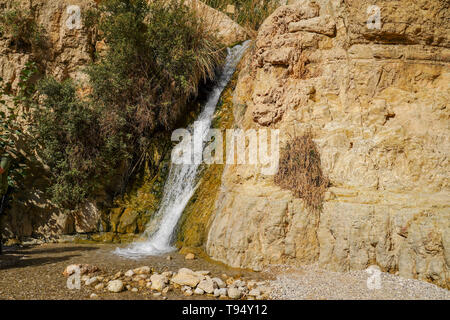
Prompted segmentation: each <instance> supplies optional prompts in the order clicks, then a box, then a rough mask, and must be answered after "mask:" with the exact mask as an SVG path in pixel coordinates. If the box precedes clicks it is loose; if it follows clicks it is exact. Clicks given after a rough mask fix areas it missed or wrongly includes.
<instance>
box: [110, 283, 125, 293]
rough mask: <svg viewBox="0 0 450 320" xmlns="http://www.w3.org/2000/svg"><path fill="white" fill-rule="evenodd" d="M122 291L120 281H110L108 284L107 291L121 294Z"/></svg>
mask: <svg viewBox="0 0 450 320" xmlns="http://www.w3.org/2000/svg"><path fill="white" fill-rule="evenodd" d="M122 290H123V282H122V280H112V281H110V282H108V291H111V292H121V291H122Z"/></svg>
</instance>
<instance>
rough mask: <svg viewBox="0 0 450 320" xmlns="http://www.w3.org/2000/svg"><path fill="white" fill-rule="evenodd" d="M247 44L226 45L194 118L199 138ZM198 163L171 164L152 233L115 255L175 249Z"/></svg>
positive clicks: (148, 253)
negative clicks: (216, 73)
mask: <svg viewBox="0 0 450 320" xmlns="http://www.w3.org/2000/svg"><path fill="white" fill-rule="evenodd" d="M248 45H249V41H246V42H244V43H243V44H241V45H236V46H234V47H233V48H228V55H227V57H226V60H225V64H224V66H223V68H222V71H221V73H220V74H219V76H218V79H217V81H216V83H215V85H214V87H213V88H212V89H211V91H210V92H209V94H208V98H207V101H206V103H205V105H204V107H203V109H202V112H201V113H200V115H199V116H198V118H197V120H196V121H201V122H202V126H201V132H199V134H200V135H201V137H202V138H205V137H206V136H207V134H208V131H209V128H210V127H211V121H212V118H213V115H214V111H215V110H216V106H217V103H218V101H219V99H220V96H221V94H222V91H223V90H224V89H225V87H226V86H227V84H228V82H229V81H230V79H231V77H232V76H233V73H234V71H235V69H236V66H237V64H238V63H239V61H240V60H241V58H242V56H243V54H244V52H245V50H246V49H247V47H248ZM188 130H189V131H192V130H193V127H192V126H190V127H189V128H188ZM181 143H182V142H181ZM203 147H204V146H203ZM196 152H202V151H201V150H197V151H195V150H194V152H193V155H194V159H195V156H196V154H195V153H196ZM199 166H200V163H196V161H194V163H192V164H173V163H172V164H171V166H170V170H169V175H168V178H167V181H166V183H165V186H164V191H163V197H162V200H161V205H160V208H159V210H158V212H157V213H156V215H155V218H156V219H158V221H159V224H158V226H157V228H156V231H155V232H152V233H151V234H150V235H149V236H148V240H146V241H144V242H136V243H133V244H131V245H130V246H128V247H125V248H117V249H116V250H115V251H114V252H115V253H116V254H118V255H120V256H123V257H126V258H130V259H138V258H140V257H143V256H148V255H160V254H164V253H167V252H170V251H173V250H175V248H174V247H173V246H172V241H173V236H174V233H175V228H176V226H177V223H178V220H179V219H180V217H181V215H182V213H183V210H184V208H185V207H186V205H187V203H188V202H189V199H190V198H191V197H192V195H193V194H194V191H195V188H196V177H197V174H198V168H199ZM144 234H145V233H144Z"/></svg>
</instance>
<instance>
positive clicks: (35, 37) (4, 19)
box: [0, 4, 46, 52]
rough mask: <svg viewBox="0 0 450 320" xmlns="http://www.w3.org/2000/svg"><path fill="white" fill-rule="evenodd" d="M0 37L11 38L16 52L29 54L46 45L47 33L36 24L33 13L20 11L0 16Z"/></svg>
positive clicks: (16, 10)
mask: <svg viewBox="0 0 450 320" xmlns="http://www.w3.org/2000/svg"><path fill="white" fill-rule="evenodd" d="M15 6H17V4H16V5H15ZM0 35H4V36H7V37H8V38H10V39H11V41H12V46H14V47H15V48H16V50H24V51H27V52H29V51H33V50H35V49H42V48H44V47H45V44H46V38H45V31H44V29H43V28H42V27H41V26H39V25H38V24H37V23H36V21H35V19H34V17H33V14H32V12H30V11H25V10H20V9H12V10H7V11H5V12H3V13H1V14H0Z"/></svg>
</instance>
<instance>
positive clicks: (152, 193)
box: [0, 0, 247, 242]
mask: <svg viewBox="0 0 450 320" xmlns="http://www.w3.org/2000/svg"><path fill="white" fill-rule="evenodd" d="M99 2H100V1H93V0H74V1H67V0H55V1H45V0H32V1H28V0H21V1H12V0H0V10H1V11H3V10H13V9H21V10H22V11H24V12H30V14H31V16H32V18H33V19H34V20H35V21H36V23H37V24H38V25H40V26H42V27H43V29H44V30H45V47H43V48H40V50H36V51H32V50H28V51H27V50H19V51H18V50H16V48H14V46H13V44H12V42H11V40H10V39H8V38H6V37H2V36H1V35H0V53H1V54H0V78H3V80H4V82H5V83H11V86H12V89H14V90H15V89H17V87H18V83H19V80H20V74H21V72H22V70H23V69H24V68H25V66H26V64H27V63H28V62H30V61H35V62H37V64H38V67H39V70H40V71H41V72H42V73H45V74H46V75H51V76H53V77H55V78H56V79H58V80H63V79H67V78H72V79H74V80H76V81H78V82H80V83H81V84H83V83H85V81H86V80H87V75H86V74H85V73H84V72H83V68H84V67H85V66H86V65H87V64H88V63H91V62H92V61H93V58H94V55H95V53H99V54H100V55H101V54H102V51H104V50H105V49H106V48H107V47H106V45H105V43H104V42H103V41H98V40H99V39H98V37H97V35H96V34H95V33H94V32H93V31H92V30H91V31H90V30H87V28H85V26H83V18H84V14H85V13H86V11H87V10H88V9H89V8H91V7H94V6H95V5H96V3H99ZM187 4H188V5H190V6H191V7H192V8H193V9H194V10H195V11H196V12H197V13H198V14H199V16H200V17H201V18H202V19H203V20H204V21H205V25H206V28H207V29H209V30H210V31H211V32H213V33H215V35H216V36H217V37H218V38H219V39H220V40H221V41H222V42H223V43H224V45H231V44H233V43H236V42H240V41H243V40H245V39H246V38H247V34H246V32H245V30H244V29H243V28H241V27H240V26H239V25H238V24H236V23H235V22H234V21H233V20H231V19H230V18H228V16H226V15H225V14H223V13H221V12H219V11H217V10H215V9H213V8H210V7H209V6H207V5H205V4H203V3H201V2H200V1H197V0H192V1H189V2H187ZM70 6H79V8H80V13H81V20H80V25H76V24H75V23H73V22H75V21H72V20H70V18H71V17H75V15H74V11H73V10H72V11H71V10H68V9H69V7H70ZM68 25H71V26H73V27H70V28H69V27H68ZM82 87H83V86H82ZM85 89H86V88H83V89H81V90H82V91H83V92H80V94H84V90H85ZM87 91H88V89H86V92H87ZM161 141H162V140H159V142H160V144H161V145H160V146H159V147H160V148H159V149H158V148H157V149H158V150H155V152H154V159H151V160H150V161H151V162H152V163H151V164H150V165H155V168H156V169H157V170H156V171H158V170H159V171H161V170H166V171H167V161H165V162H164V163H162V161H161V159H160V158H161V156H163V157H166V156H167V154H168V153H167V150H166V149H167V148H166V147H167V146H166V145H163V143H161ZM164 141H166V140H164ZM160 149H164V150H160ZM166 160H167V159H166ZM163 164H164V168H162V167H163ZM155 168H152V169H155ZM147 169H148V168H147ZM34 171H35V172H33V173H32V174H31V175H30V177H29V179H28V180H29V181H28V182H27V185H26V188H25V190H24V191H23V192H21V193H20V194H17V195H15V197H16V198H15V200H14V201H11V203H12V207H11V208H10V209H8V214H7V215H6V216H5V217H3V226H4V228H5V230H4V237H5V238H18V239H22V240H24V239H27V238H30V237H31V238H40V239H45V240H54V239H57V238H58V237H59V236H60V235H61V234H73V233H95V232H99V231H100V232H104V233H102V234H100V235H98V234H97V235H95V236H93V237H92V238H89V239H92V240H95V241H116V242H120V241H121V240H123V239H125V240H130V239H131V238H130V237H128V236H126V235H129V234H135V233H140V232H142V231H143V230H144V227H145V225H146V223H147V222H148V220H149V216H150V215H151V214H152V213H153V212H154V211H155V210H156V209H157V204H158V199H159V196H160V193H161V191H162V188H163V184H164V174H165V173H164V172H158V173H155V172H152V174H147V173H148V170H146V174H147V176H146V177H144V178H142V177H139V178H138V179H137V180H139V181H138V182H137V183H136V184H135V185H133V187H132V188H131V190H130V192H129V194H127V196H126V197H124V199H123V200H122V201H119V202H117V203H114V207H113V209H112V210H107V211H106V212H105V210H100V209H99V206H98V204H97V202H103V201H104V200H105V199H108V201H110V200H111V199H109V198H110V197H111V196H110V194H113V193H115V191H117V190H112V191H111V190H108V191H105V192H103V193H102V194H99V195H95V196H94V198H96V199H97V200H98V201H92V202H88V203H86V204H85V206H83V207H82V208H81V209H79V210H77V211H75V212H71V213H70V214H67V212H65V211H64V210H62V209H61V208H57V207H55V206H54V205H53V204H52V203H51V202H50V201H49V199H48V198H47V197H46V196H45V194H44V192H43V190H44V189H45V188H46V176H45V173H44V174H42V173H43V170H42V168H36V170H34ZM108 192H109V193H110V194H107V193H108ZM83 239H85V238H83Z"/></svg>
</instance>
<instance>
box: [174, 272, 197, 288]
mask: <svg viewBox="0 0 450 320" xmlns="http://www.w3.org/2000/svg"><path fill="white" fill-rule="evenodd" d="M204 278H205V277H204V276H201V275H198V274H197V273H195V272H194V271H192V270H190V269H187V268H182V269H180V270H178V273H177V274H176V275H175V276H173V277H172V279H170V281H171V282H173V283H175V284H177V285H180V286H189V287H195V286H197V285H198V284H199V282H200V281H201V280H203V279H204Z"/></svg>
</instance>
